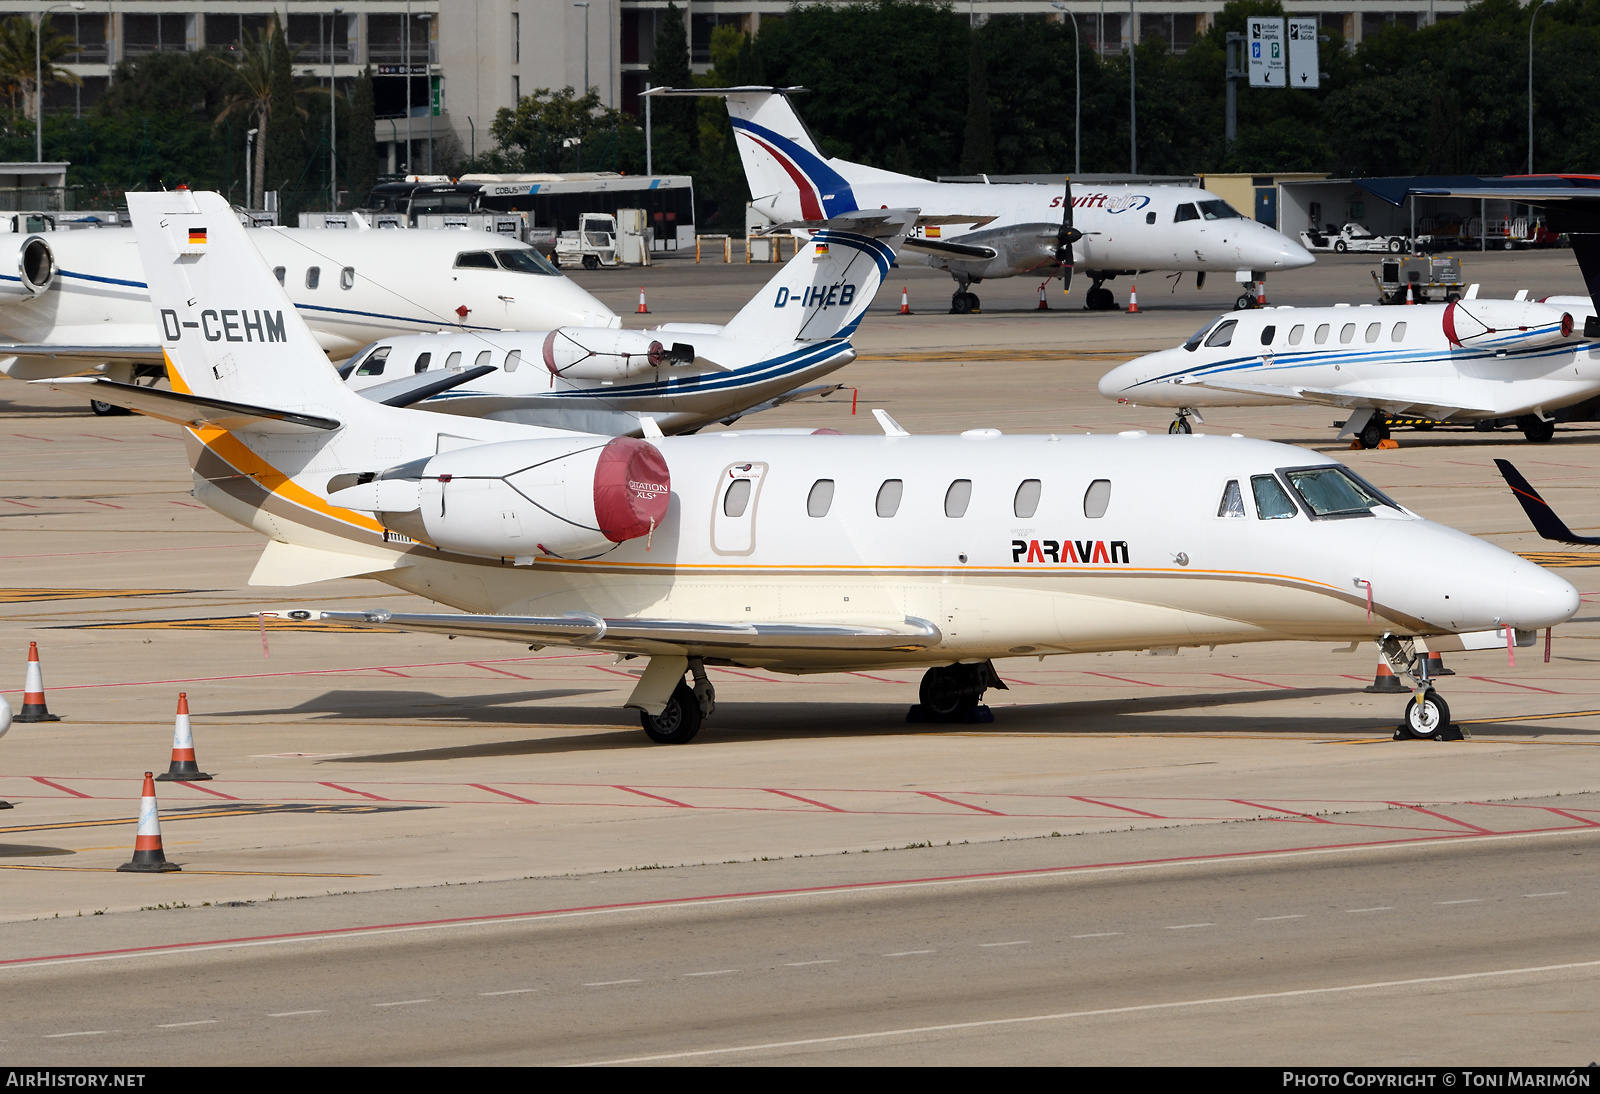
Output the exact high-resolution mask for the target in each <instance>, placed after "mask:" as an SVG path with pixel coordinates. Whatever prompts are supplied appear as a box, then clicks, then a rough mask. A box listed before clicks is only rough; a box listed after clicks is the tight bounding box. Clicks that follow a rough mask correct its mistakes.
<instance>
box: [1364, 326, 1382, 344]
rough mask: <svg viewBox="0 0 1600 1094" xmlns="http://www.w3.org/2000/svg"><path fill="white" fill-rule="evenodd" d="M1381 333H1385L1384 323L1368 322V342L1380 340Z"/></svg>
mask: <svg viewBox="0 0 1600 1094" xmlns="http://www.w3.org/2000/svg"><path fill="white" fill-rule="evenodd" d="M1381 333H1383V324H1382V323H1368V324H1367V341H1368V342H1376V341H1377V340H1378V335H1379V334H1381Z"/></svg>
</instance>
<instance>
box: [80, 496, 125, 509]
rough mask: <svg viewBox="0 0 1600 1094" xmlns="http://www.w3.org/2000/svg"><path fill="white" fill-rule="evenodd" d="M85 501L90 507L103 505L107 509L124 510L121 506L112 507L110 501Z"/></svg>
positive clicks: (89, 499)
mask: <svg viewBox="0 0 1600 1094" xmlns="http://www.w3.org/2000/svg"><path fill="white" fill-rule="evenodd" d="M83 500H84V501H86V502H88V503H89V504H90V505H103V506H105V507H106V508H107V509H121V508H122V506H120V505H112V504H111V503H110V502H109V501H95V500H94V499H93V498H84V499H83Z"/></svg>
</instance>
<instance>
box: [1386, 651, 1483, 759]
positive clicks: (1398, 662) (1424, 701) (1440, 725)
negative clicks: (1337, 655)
mask: <svg viewBox="0 0 1600 1094" xmlns="http://www.w3.org/2000/svg"><path fill="white" fill-rule="evenodd" d="M1378 652H1379V653H1380V655H1381V656H1382V657H1383V658H1384V660H1385V661H1386V662H1388V665H1389V668H1390V670H1391V671H1393V673H1394V674H1395V676H1397V677H1399V678H1400V679H1402V680H1404V681H1405V682H1406V683H1408V684H1410V685H1411V689H1412V696H1411V699H1410V701H1409V702H1407V703H1406V712H1405V716H1404V718H1403V720H1402V721H1401V722H1400V724H1399V725H1398V726H1396V727H1395V731H1394V739H1395V740H1397V741H1461V740H1465V739H1466V737H1467V734H1466V733H1464V732H1463V731H1462V729H1461V727H1460V726H1458V725H1455V724H1453V723H1452V722H1451V721H1450V705H1449V704H1448V703H1446V702H1445V701H1444V697H1443V696H1442V695H1440V694H1439V693H1438V692H1437V691H1435V690H1433V681H1432V680H1431V679H1430V678H1429V676H1428V654H1427V651H1425V650H1423V651H1419V650H1418V649H1417V646H1416V641H1415V640H1414V639H1411V638H1396V637H1394V636H1392V635H1385V636H1384V638H1383V640H1382V641H1381V642H1379V643H1378Z"/></svg>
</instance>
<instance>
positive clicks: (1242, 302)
mask: <svg viewBox="0 0 1600 1094" xmlns="http://www.w3.org/2000/svg"><path fill="white" fill-rule="evenodd" d="M1255 306H1256V298H1255V297H1253V296H1251V295H1250V294H1249V293H1240V294H1239V299H1237V300H1235V301H1234V302H1233V310H1234V311H1249V310H1250V309H1251V308H1253V307H1255Z"/></svg>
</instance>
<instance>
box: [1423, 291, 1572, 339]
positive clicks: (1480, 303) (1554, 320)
mask: <svg viewBox="0 0 1600 1094" xmlns="http://www.w3.org/2000/svg"><path fill="white" fill-rule="evenodd" d="M1443 323H1444V336H1445V337H1446V338H1448V339H1449V340H1450V344H1451V345H1452V346H1471V347H1473V348H1481V347H1483V346H1493V347H1495V348H1497V349H1498V348H1501V347H1511V346H1515V347H1517V348H1519V349H1520V348H1524V347H1533V346H1543V345H1547V344H1549V343H1551V342H1559V341H1561V340H1562V339H1563V338H1570V337H1572V328H1573V321H1572V314H1571V313H1570V312H1566V311H1562V310H1561V309H1560V308H1553V307H1551V306H1550V305H1548V304H1540V303H1537V302H1535V301H1532V300H1454V301H1451V302H1450V303H1449V304H1448V305H1446V307H1445V309H1444V320H1443Z"/></svg>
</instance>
